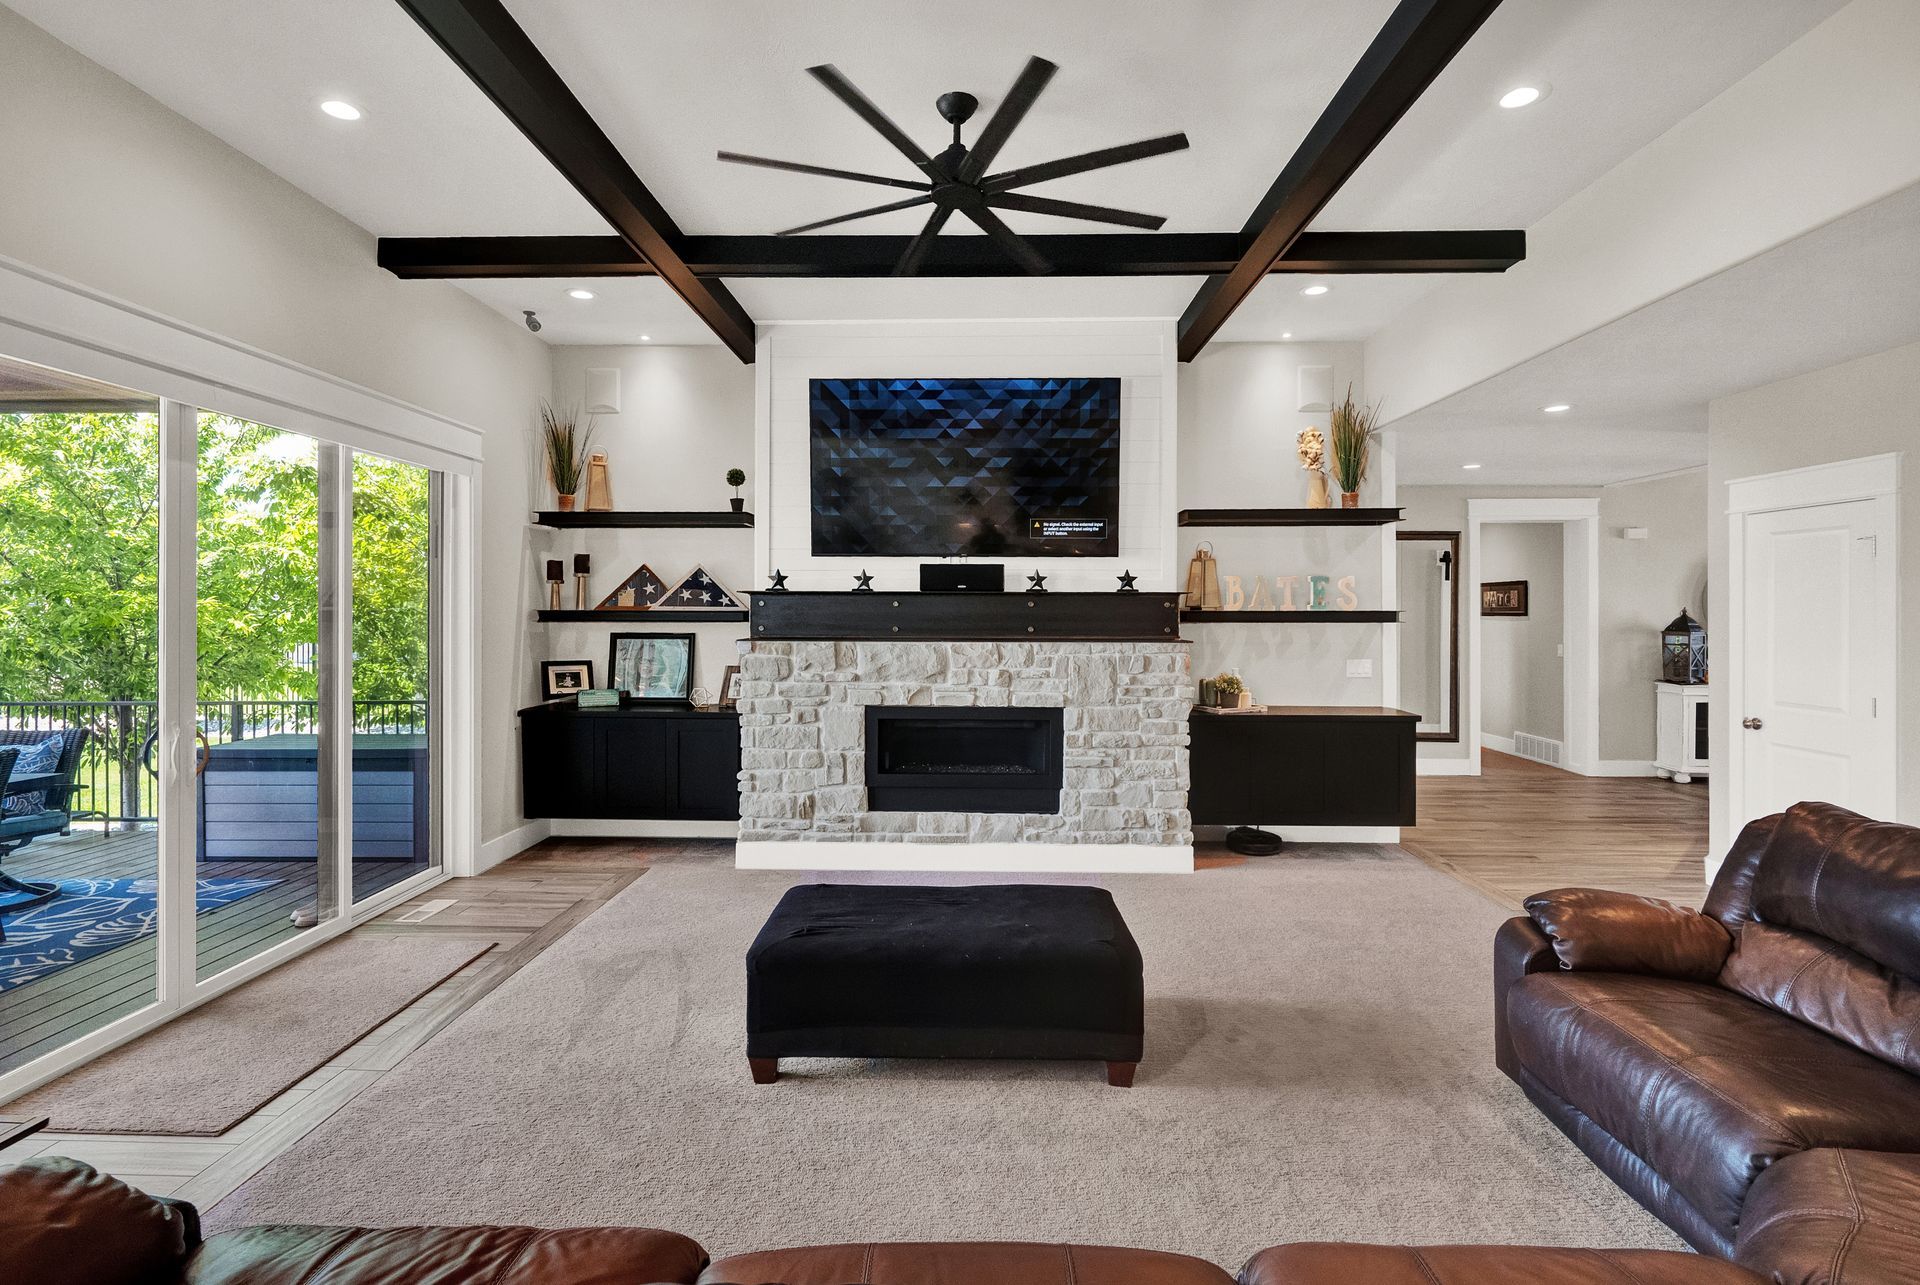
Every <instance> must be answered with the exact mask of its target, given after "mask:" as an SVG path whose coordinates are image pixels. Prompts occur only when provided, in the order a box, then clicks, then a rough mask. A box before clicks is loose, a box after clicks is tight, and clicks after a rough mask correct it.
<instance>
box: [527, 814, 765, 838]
mask: <svg viewBox="0 0 1920 1285" xmlns="http://www.w3.org/2000/svg"><path fill="white" fill-rule="evenodd" d="M549 824H551V825H552V827H553V836H554V837H555V838H557V839H732V838H737V837H738V836H739V834H740V823H739V822H738V821H592V820H586V819H580V818H572V817H555V818H554V819H553V820H552V821H551V822H550V823H549Z"/></svg>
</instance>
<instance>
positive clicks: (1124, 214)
mask: <svg viewBox="0 0 1920 1285" xmlns="http://www.w3.org/2000/svg"><path fill="white" fill-rule="evenodd" d="M987 203H988V204H989V205H992V206H994V207H995V208H997V209H1002V210H1024V211H1025V212H1026V213H1028V214H1057V215H1059V216H1060V217H1061V218H1063V219H1085V220H1087V221H1088V222H1089V223H1117V224H1119V225H1120V226H1121V227H1123V228H1145V229H1146V230H1147V231H1149V232H1158V231H1159V230H1160V229H1161V227H1162V226H1164V225H1165V223H1166V219H1165V218H1164V217H1162V216H1161V215H1158V214H1135V213H1134V212H1133V211H1132V210H1116V209H1114V208H1112V207H1111V206H1107V205H1083V204H1081V203H1080V202H1079V201H1056V200H1054V199H1053V198H1052V197H1050V196H1025V195H1022V194H1021V193H1019V192H993V193H990V194H988V196H987Z"/></svg>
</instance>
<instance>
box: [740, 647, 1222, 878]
mask: <svg viewBox="0 0 1920 1285" xmlns="http://www.w3.org/2000/svg"><path fill="white" fill-rule="evenodd" d="M741 680H742V681H741V696H740V738H741V774H740V786H741V789H740V839H739V846H738V857H737V860H738V862H739V864H740V865H741V866H746V867H779V868H788V869H905V870H935V871H937V870H1003V871H1028V872H1044V871H1071V870H1084V871H1161V870H1191V869H1192V868H1193V834H1192V824H1191V821H1190V819H1189V816H1188V813H1187V788H1188V768H1187V715H1188V712H1189V709H1190V707H1191V704H1192V697H1191V688H1192V685H1191V680H1190V677H1189V674H1188V661H1187V645H1186V644H1185V643H1182V642H1177V641H1167V642H1053V641H1034V642H851V641H847V642H812V641H763V640H756V641H755V642H754V643H753V645H752V649H751V650H750V651H749V652H748V654H747V655H746V656H745V657H743V658H742V662H741Z"/></svg>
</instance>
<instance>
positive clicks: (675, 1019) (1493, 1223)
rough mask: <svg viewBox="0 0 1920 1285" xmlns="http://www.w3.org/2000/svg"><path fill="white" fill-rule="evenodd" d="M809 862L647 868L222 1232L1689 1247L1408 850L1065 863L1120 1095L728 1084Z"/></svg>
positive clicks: (1000, 1085) (942, 1073) (909, 1064)
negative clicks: (1110, 955) (1518, 1058)
mask: <svg viewBox="0 0 1920 1285" xmlns="http://www.w3.org/2000/svg"><path fill="white" fill-rule="evenodd" d="M839 878H841V879H842V880H848V879H849V877H847V876H839ZM850 878H851V879H858V880H859V881H861V882H898V881H901V880H900V879H899V877H897V876H852V877H850ZM999 878H1001V879H1002V880H1003V879H1004V876H1000V877H999ZM797 881H798V880H797V878H796V877H795V876H793V875H790V874H783V873H779V872H753V871H737V870H735V869H733V867H732V864H731V862H730V860H728V859H727V858H726V857H720V858H715V857H713V856H702V857H688V856H672V857H666V858H664V859H662V860H660V861H659V862H658V863H657V864H656V865H655V866H654V867H653V869H652V870H651V872H650V873H649V874H648V876H647V878H645V879H643V880H641V881H640V882H638V883H636V884H634V885H633V886H632V887H630V888H628V889H626V890H625V891H623V892H622V893H620V894H619V896H617V897H615V898H614V899H613V900H612V901H610V902H609V903H608V904H607V905H606V906H605V907H604V908H603V909H601V910H600V911H599V912H597V913H596V914H594V915H593V916H592V917H591V918H589V919H587V920H585V921H584V922H582V923H581V924H580V925H579V926H578V927H576V928H575V929H574V930H573V931H572V932H571V933H569V934H568V935H567V936H566V937H564V938H562V939H561V940H560V941H558V942H556V943H555V944H554V945H553V946H552V947H551V948H549V949H548V950H547V951H546V952H545V953H544V954H542V955H540V956H539V957H538V958H537V959H535V960H533V961H532V962H531V963H529V964H528V965H527V966H526V967H525V968H523V969H521V970H520V971H519V972H518V973H516V974H515V975H514V976H513V977H512V978H510V979H508V981H506V982H505V983H504V984H503V985H502V986H501V987H500V988H499V989H498V990H496V991H494V992H493V993H492V994H491V995H489V996H487V997H486V998H485V999H483V1000H481V1001H480V1002H479V1003H478V1004H477V1005H475V1007H474V1008H473V1009H471V1010H470V1011H468V1012H467V1013H465V1014H464V1015H462V1016H461V1017H460V1018H459V1019H458V1020H457V1021H456V1022H455V1023H453V1024H452V1025H451V1026H449V1027H448V1028H447V1029H446V1030H445V1031H443V1032H441V1033H440V1035H439V1037H438V1038H436V1039H435V1040H434V1041H433V1042H432V1043H431V1044H428V1045H426V1046H425V1047H424V1048H422V1049H421V1050H419V1051H418V1052H417V1053H415V1054H414V1055H413V1056H412V1057H410V1058H409V1059H408V1060H407V1061H406V1062H405V1063H403V1064H402V1065H401V1067H400V1068H399V1069H398V1071H396V1072H395V1073H394V1074H391V1075H388V1076H385V1077H384V1078H382V1079H381V1080H380V1081H379V1082H378V1083H377V1084H375V1085H373V1086H371V1087H369V1088H368V1089H367V1090H365V1091H364V1092H362V1093H361V1094H360V1095H359V1096H358V1097H356V1098H355V1099H354V1100H353V1101H352V1102H351V1103H349V1104H348V1105H346V1106H345V1107H343V1108H342V1109H341V1110H340V1111H339V1112H338V1113H337V1114H335V1115H334V1116H332V1117H331V1118H330V1119H329V1120H327V1121H326V1122H325V1123H324V1124H323V1125H321V1126H320V1127H319V1128H318V1129H317V1130H315V1131H314V1132H313V1133H312V1134H310V1135H308V1136H307V1137H306V1138H305V1139H304V1140H302V1141H301V1142H299V1143H297V1144H296V1145H295V1146H294V1147H293V1148H292V1149H291V1150H289V1151H288V1152H287V1153H286V1154H285V1155H283V1156H282V1157H280V1158H279V1159H278V1160H276V1161H275V1162H274V1163H273V1164H271V1165H270V1166H268V1167H267V1168H266V1169H265V1170H264V1171H263V1172H261V1173H260V1174H259V1175H258V1176H257V1177H255V1178H254V1179H253V1180H251V1181H250V1182H248V1183H247V1184H246V1185H244V1186H242V1187H241V1188H240V1189H239V1190H237V1191H236V1192H235V1193H234V1194H233V1195H232V1196H230V1197H229V1198H228V1199H226V1200H225V1201H223V1202H222V1203H220V1204H219V1205H218V1206H216V1207H215V1208H214V1209H213V1210H212V1211H211V1215H210V1217H209V1220H208V1221H209V1223H210V1225H211V1226H213V1227H234V1226H241V1225H246V1224H249V1223H258V1222H279V1221H288V1222H320V1223H371V1224H378V1225H389V1224H397V1223H408V1222H428V1223H435V1222H506V1223H515V1222H527V1223H535V1224H544V1225H548V1226H564V1225H569V1224H638V1225H644V1226H652V1227H664V1228H671V1229H673V1230H675V1231H679V1232H683V1233H685V1234H687V1235H690V1236H693V1237H695V1238H697V1239H698V1240H699V1241H700V1242H701V1243H702V1244H704V1245H705V1246H706V1247H707V1248H708V1249H709V1250H710V1251H712V1252H714V1253H716V1254H721V1253H728V1252H732V1251H736V1250H744V1249H755V1248H770V1247H773V1246H778V1245H787V1244H805V1243H816V1242H828V1241H858V1240H867V1239H875V1240H912V1239H922V1238H929V1239H945V1238H961V1239H999V1238H1006V1239H1034V1240H1043V1241H1078V1242H1089V1241H1091V1242H1103V1243H1112V1244H1121V1245H1138V1246H1147V1247H1152V1248H1158V1249H1167V1250H1181V1251H1185V1252H1187V1253H1192V1254H1198V1255H1200V1256H1202V1257H1205V1258H1208V1259H1211V1260H1213V1261H1214V1262H1216V1263H1220V1264H1222V1265H1225V1266H1229V1267H1237V1266H1238V1265H1239V1263H1240V1262H1241V1260H1242V1259H1244V1258H1245V1257H1246V1256H1247V1255H1248V1254H1249V1253H1250V1252H1251V1251H1253V1250H1255V1249H1257V1248H1260V1247H1262V1246H1265V1245H1270V1244H1273V1243H1276V1242H1280V1241H1288V1240H1302V1239H1306V1240H1317V1239H1332V1240H1381V1239H1385V1240H1395V1241H1401V1240H1410V1241H1414V1242H1422V1241H1425V1242H1447V1241H1510V1242H1537V1243H1545V1244H1562V1245H1607V1246H1639V1247H1654V1248H1683V1246H1682V1245H1681V1243H1680V1241H1679V1240H1678V1238H1677V1237H1675V1236H1673V1235H1672V1234H1671V1233H1670V1232H1668V1231H1667V1230H1666V1229H1665V1228H1663V1227H1662V1226H1661V1225H1660V1224H1659V1223H1658V1222H1657V1221H1655V1219H1654V1218H1653V1217H1652V1216H1651V1215H1649V1214H1647V1213H1645V1212H1643V1211H1642V1210H1641V1209H1640V1208H1639V1207H1638V1206H1637V1205H1635V1204H1634V1203H1633V1201H1632V1200H1630V1199H1629V1198H1628V1197H1627V1196H1625V1195H1623V1194H1622V1193H1621V1192H1620V1191H1619V1190H1618V1189H1617V1188H1616V1187H1615V1186H1614V1185H1613V1184H1612V1183H1611V1182H1609V1181H1608V1180H1607V1179H1606V1178H1605V1177H1604V1176H1603V1175H1602V1174H1601V1173H1600V1172H1599V1171H1598V1170H1596V1169H1595V1168H1594V1167H1593V1166H1592V1165H1591V1164H1590V1163H1589V1162H1588V1161H1587V1160H1586V1159H1585V1158H1584V1157H1583V1156H1581V1155H1580V1153H1579V1152H1578V1151H1576V1150H1575V1149H1574V1147H1573V1144H1572V1143H1570V1142H1568V1141H1566V1140H1565V1139H1564V1138H1563V1137H1561V1135H1560V1134H1559V1133H1558V1132H1557V1131H1556V1130H1555V1129H1554V1128H1553V1126H1552V1125H1550V1124H1548V1123H1547V1121H1546V1120H1545V1119H1543V1118H1542V1117H1541V1116H1540V1114H1539V1113H1538V1112H1537V1111H1535V1110H1534V1109H1533V1107H1532V1106H1531V1105H1529V1104H1528V1103H1527V1101H1526V1099H1525V1098H1524V1097H1523V1096H1522V1095H1521V1092H1520V1090H1519V1089H1518V1088H1517V1087H1516V1086H1514V1085H1513V1084H1511V1083H1510V1082H1509V1081H1507V1080H1506V1079H1505V1077H1503V1076H1501V1075H1500V1074H1499V1073H1498V1072H1496V1071H1495V1070H1494V1067H1493V1061H1492V1052H1491V1050H1492V1036H1491V1029H1490V1028H1491V1024H1492V1016H1491V1014H1492V1004H1491V999H1490V995H1491V980H1490V975H1489V969H1490V961H1491V957H1492V943H1493V933H1494V929H1495V928H1496V927H1497V926H1498V925H1499V923H1500V922H1501V920H1502V919H1503V918H1505V916H1506V912H1505V911H1503V910H1502V909H1500V907H1498V906H1496V905H1494V904H1493V903H1492V902H1490V901H1488V900H1487V899H1486V898H1484V897H1482V896H1481V895H1480V894H1478V893H1476V892H1474V891H1472V890H1471V889H1469V888H1467V887H1466V886H1464V885H1463V884H1460V883H1458V882H1456V881H1454V880H1453V879H1450V878H1448V877H1447V876H1445V875H1443V874H1440V873H1438V872H1437V871H1434V870H1432V869H1430V868H1429V867H1427V866H1426V865H1424V864H1422V863H1421V862H1419V861H1417V860H1415V859H1414V858H1413V857H1411V856H1409V855H1407V854H1406V853H1404V852H1400V851H1399V850H1397V849H1391V848H1369V847H1343V848H1333V847H1322V848H1301V849H1296V850H1294V855H1289V856H1285V857H1277V858H1266V859H1259V860H1255V861H1251V862H1249V863H1247V864H1245V865H1239V866H1230V867H1225V868H1219V869H1211V870H1207V871H1204V872H1201V873H1197V874H1194V875H1190V876H1182V875H1158V876H1151V875H1149V876H1118V877H1099V878H1081V879H1060V880H1058V882H1075V883H1095V884H1099V885H1102V886H1105V887H1108V888H1111V889H1112V890H1113V892H1114V895H1115V897H1116V899H1117V901H1118V902H1119V905H1120V908H1121V910H1122V912H1123V913H1124V914H1125V915H1126V918H1127V921H1128V923H1129V924H1130V925H1131V927H1132V929H1133V933H1134V935H1135V937H1136V938H1137V939H1138V940H1139V943H1140V947H1141V950H1142V952H1143V953H1144V955H1145V958H1146V982H1147V996H1148V999H1147V1041H1146V1059H1145V1061H1143V1062H1142V1063H1141V1065H1140V1073H1139V1080H1138V1082H1137V1084H1136V1087H1134V1088H1133V1089H1131V1090H1122V1089H1113V1088H1108V1087H1107V1086H1106V1083H1105V1079H1104V1076H1103V1074H1102V1070H1101V1067H1100V1066H1099V1065H1098V1064H1097V1063H1080V1062H1075V1063H1034V1062H1024V1063H1016V1062H991V1063H988V1062H958V1061H954V1062H935V1061H899V1062H859V1061H827V1060H804V1061H800V1060H796V1061H782V1063H781V1072H782V1074H781V1079H780V1082H779V1083H777V1084H773V1085H767V1086H756V1085H754V1084H752V1083H750V1082H749V1080H748V1075H747V1066H746V1058H745V1055H744V1009H745V971H744V965H743V956H744V955H745V952H746V949H747V945H748V943H749V942H750V941H751V940H752V939H753V936H754V934H755V932H756V931H757V930H758V929H759V927H760V924H761V922H762V920H763V919H764V918H765V917H766V915H767V912H768V911H769V910H770V909H771V908H772V907H773V904H774V902H775V901H776V900H777V899H778V897H779V896H780V894H781V892H782V891H783V890H784V889H785V888H786V887H787V886H788V885H789V884H791V883H794V882H797ZM985 881H990V880H982V879H969V878H967V877H965V876H941V877H937V878H936V877H928V878H924V879H920V880H916V882H922V883H966V882H985Z"/></svg>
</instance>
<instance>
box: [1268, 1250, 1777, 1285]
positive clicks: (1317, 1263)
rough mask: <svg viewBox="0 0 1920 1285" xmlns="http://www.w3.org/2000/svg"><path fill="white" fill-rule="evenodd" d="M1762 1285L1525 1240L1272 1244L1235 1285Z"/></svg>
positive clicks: (1679, 1264) (1714, 1264)
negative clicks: (1420, 1245)
mask: <svg viewBox="0 0 1920 1285" xmlns="http://www.w3.org/2000/svg"><path fill="white" fill-rule="evenodd" d="M1362 1282H1364V1285H1763V1283H1762V1278H1761V1277H1758V1276H1755V1275H1754V1274H1753V1273H1751V1272H1749V1271H1747V1270H1746V1269H1744V1268H1741V1267H1735V1266H1734V1265H1733V1264H1732V1263H1725V1262H1722V1261H1720V1260H1719V1259H1717V1258H1702V1257H1701V1256H1700V1255H1698V1254H1674V1253H1668V1252H1666V1251H1664V1250H1658V1249H1536V1248H1533V1247H1531V1246H1524V1245H1437V1246H1431V1247H1426V1248H1415V1247H1412V1246H1406V1245H1332V1244H1299V1245H1276V1246H1275V1247H1274V1248H1272V1249H1263V1250H1261V1251H1260V1252H1259V1253H1257V1254H1255V1255H1254V1256H1253V1257H1252V1258H1251V1259H1249V1260H1247V1265H1246V1266H1245V1267H1243V1268H1241V1269H1240V1285H1360V1283H1362Z"/></svg>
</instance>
